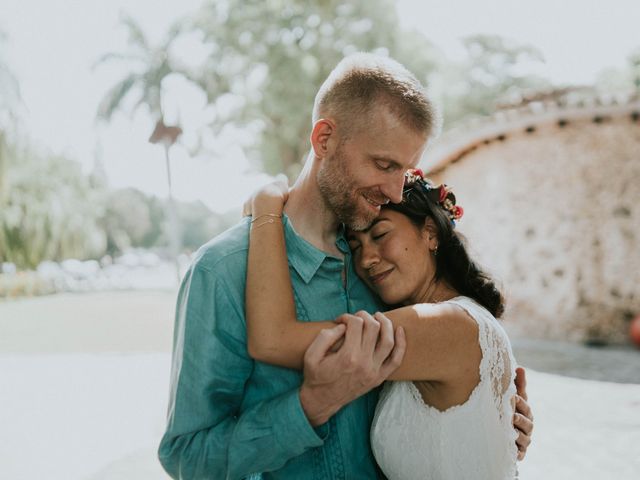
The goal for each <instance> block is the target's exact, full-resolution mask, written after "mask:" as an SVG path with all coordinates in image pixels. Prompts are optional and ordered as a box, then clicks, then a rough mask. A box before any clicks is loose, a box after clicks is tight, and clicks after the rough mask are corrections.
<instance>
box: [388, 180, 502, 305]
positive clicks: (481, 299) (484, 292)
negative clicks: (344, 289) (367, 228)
mask: <svg viewBox="0 0 640 480" xmlns="http://www.w3.org/2000/svg"><path fill="white" fill-rule="evenodd" d="M439 198H440V188H439V187H436V186H434V185H433V184H432V183H431V182H430V181H428V180H423V179H422V178H418V179H417V180H415V181H414V182H412V183H410V184H408V183H405V188H404V191H403V193H402V202H401V203H397V204H393V203H389V204H387V205H385V206H384V208H387V209H389V210H394V211H396V212H399V213H402V214H404V215H406V216H407V217H408V218H409V219H410V220H411V222H412V223H413V224H414V225H416V226H417V227H418V228H422V227H423V226H424V222H425V219H426V218H427V217H430V218H432V219H433V221H434V223H435V224H436V227H437V229H438V250H437V255H436V256H435V259H436V273H435V275H436V277H435V278H436V280H444V281H445V282H446V283H447V284H449V285H450V286H451V287H453V288H454V289H455V290H457V291H458V293H460V295H465V296H467V297H470V298H473V299H474V300H475V301H476V302H478V303H479V304H480V305H482V306H483V307H484V308H486V309H487V310H488V311H489V312H491V314H492V315H493V316H494V317H496V318H499V317H500V316H502V314H503V313H504V307H505V300H504V297H503V295H502V293H501V292H500V290H499V289H498V287H497V286H496V283H495V282H494V281H493V279H492V278H491V276H490V275H489V274H487V273H486V272H485V271H483V270H482V269H481V268H480V266H479V265H478V264H477V263H476V262H474V261H473V260H472V259H471V258H470V257H469V254H468V252H467V248H466V246H465V238H464V237H463V236H462V234H460V233H458V232H457V231H455V229H454V226H455V225H454V223H453V220H451V218H450V216H449V214H448V212H447V211H446V210H445V209H444V208H443V207H442V206H441V205H440V203H439ZM448 198H450V199H452V200H453V202H454V203H455V197H453V194H452V193H449V195H448Z"/></svg>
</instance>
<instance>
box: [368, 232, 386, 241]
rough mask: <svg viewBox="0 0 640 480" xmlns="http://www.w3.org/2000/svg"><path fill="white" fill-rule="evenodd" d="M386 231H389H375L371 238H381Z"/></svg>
mask: <svg viewBox="0 0 640 480" xmlns="http://www.w3.org/2000/svg"><path fill="white" fill-rule="evenodd" d="M387 233H389V232H379V233H377V232H376V234H375V235H371V238H373V239H374V240H380V239H381V238H382V237H384V236H385V235H386V234H387Z"/></svg>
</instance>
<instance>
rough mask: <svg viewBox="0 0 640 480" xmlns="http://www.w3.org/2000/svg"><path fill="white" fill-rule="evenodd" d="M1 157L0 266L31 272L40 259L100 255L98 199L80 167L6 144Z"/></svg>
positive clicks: (51, 156)
mask: <svg viewBox="0 0 640 480" xmlns="http://www.w3.org/2000/svg"><path fill="white" fill-rule="evenodd" d="M6 159H7V170H6V182H7V187H8V197H7V200H6V202H5V204H4V205H3V207H2V210H0V262H3V261H4V262H13V263H15V264H16V265H17V266H18V267H19V268H34V267H36V266H37V265H38V264H39V263H40V262H42V261H43V260H62V259H65V258H71V257H73V258H80V259H85V258H94V257H95V256H99V255H102V253H103V252H104V248H105V237H104V233H103V230H102V228H100V226H99V225H98V222H99V218H100V217H101V216H102V208H103V204H102V201H101V199H102V195H101V192H98V191H96V190H95V189H94V188H93V187H92V186H91V184H90V182H89V179H88V178H87V177H86V176H85V175H83V174H82V172H81V169H80V165H79V164H78V163H77V162H75V161H72V160H69V159H67V158H65V157H62V156H59V155H50V154H42V153H38V152H37V151H35V150H34V149H33V148H32V147H30V146H24V145H23V146H21V145H16V144H13V143H11V144H8V145H7V156H6Z"/></svg>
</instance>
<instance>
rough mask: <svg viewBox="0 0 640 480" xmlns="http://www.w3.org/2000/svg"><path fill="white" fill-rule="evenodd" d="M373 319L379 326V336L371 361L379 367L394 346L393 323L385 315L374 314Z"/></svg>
mask: <svg viewBox="0 0 640 480" xmlns="http://www.w3.org/2000/svg"><path fill="white" fill-rule="evenodd" d="M373 318H374V319H375V320H376V321H377V322H378V323H379V324H380V335H379V337H378V344H377V345H376V350H375V352H374V356H373V359H374V361H375V362H377V363H378V364H379V365H381V364H382V363H383V362H384V361H385V360H386V359H387V357H388V356H389V355H390V354H391V351H392V350H393V346H394V344H395V339H394V332H393V323H391V320H389V318H388V317H387V316H386V315H385V314H383V313H380V312H376V313H375V314H374V315H373Z"/></svg>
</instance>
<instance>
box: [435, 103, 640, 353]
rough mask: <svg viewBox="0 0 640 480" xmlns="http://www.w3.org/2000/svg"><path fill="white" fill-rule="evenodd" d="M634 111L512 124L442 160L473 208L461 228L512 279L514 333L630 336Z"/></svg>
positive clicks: (637, 251) (509, 317) (444, 178)
mask: <svg viewBox="0 0 640 480" xmlns="http://www.w3.org/2000/svg"><path fill="white" fill-rule="evenodd" d="M623 110H624V111H622V113H621V114H620V115H609V116H598V115H596V116H593V115H582V116H580V118H578V117H576V118H575V119H572V120H571V121H567V120H563V117H562V115H561V114H558V115H551V116H545V118H544V120H543V121H539V122H536V121H535V119H534V118H532V119H531V120H530V121H528V122H525V123H523V124H521V125H519V126H518V128H517V129H515V130H510V129H509V128H508V124H504V125H502V127H500V128H499V129H498V130H500V131H501V132H502V133H501V134H500V135H498V136H495V135H494V133H495V131H497V130H495V129H494V130H493V132H494V133H492V134H491V136H485V137H484V139H483V138H476V139H475V141H474V143H473V144H472V145H471V144H470V145H471V146H467V147H466V150H465V149H463V150H461V151H463V154H462V155H461V154H456V155H452V156H450V159H449V160H448V163H446V164H445V165H442V162H440V171H439V173H437V174H435V175H434V176H433V178H434V179H435V180H436V181H439V182H444V183H447V184H449V185H450V186H452V187H453V189H454V192H455V193H456V196H457V198H458V204H460V205H462V206H463V207H464V209H465V216H464V218H463V219H462V220H461V222H460V223H459V226H458V228H459V231H461V232H462V233H464V234H465V235H466V236H467V238H468V240H469V244H470V246H471V250H472V251H473V252H475V253H476V255H477V257H478V258H479V259H480V261H481V263H482V264H483V265H485V266H486V267H488V269H489V270H490V271H492V272H493V273H495V275H496V277H497V278H499V279H500V280H501V282H502V284H503V286H504V288H505V291H506V294H507V299H508V308H507V312H506V315H505V320H506V321H507V322H508V323H507V325H511V327H510V329H511V331H512V332H514V331H515V333H517V334H523V335H527V336H531V337H539V338H550V339H569V340H573V341H586V342H606V343H626V342H627V341H628V339H627V330H628V325H629V321H630V320H631V318H632V317H633V316H634V315H637V314H640V122H639V121H638V115H637V112H636V111H635V110H634V109H633V108H631V109H623ZM522 125H527V127H526V128H522ZM498 137H499V138H498ZM438 161H439V160H438V159H435V160H434V159H433V158H431V159H430V161H429V162H428V163H432V164H433V163H434V162H435V163H438ZM428 168H429V167H428V166H427V170H428ZM432 171H433V169H432Z"/></svg>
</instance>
